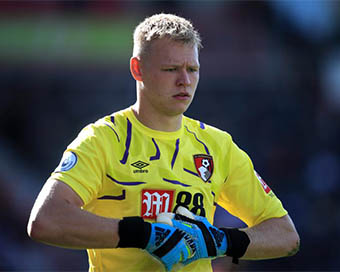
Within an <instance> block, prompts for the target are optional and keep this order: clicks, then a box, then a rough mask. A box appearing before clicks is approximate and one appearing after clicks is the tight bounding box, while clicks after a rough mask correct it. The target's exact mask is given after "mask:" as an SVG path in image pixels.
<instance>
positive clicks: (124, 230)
mask: <svg viewBox="0 0 340 272" xmlns="http://www.w3.org/2000/svg"><path fill="white" fill-rule="evenodd" d="M118 234H119V242H118V246H117V247H123V248H125V247H136V248H141V249H145V247H146V245H147V243H148V242H149V239H150V235H151V224H150V223H148V222H145V221H144V220H143V218H141V217H139V216H131V217H124V218H123V219H122V220H120V221H119V223H118Z"/></svg>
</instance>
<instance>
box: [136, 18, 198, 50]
mask: <svg viewBox="0 0 340 272" xmlns="http://www.w3.org/2000/svg"><path fill="white" fill-rule="evenodd" d="M164 37H166V38H169V39H170V40H173V41H179V42H183V43H187V44H191V45H193V46H197V49H200V48H202V44H201V37H200V34H199V33H198V31H197V30H195V29H194V27H193V25H192V23H191V22H190V21H188V20H187V19H184V18H182V17H179V16H177V15H173V14H164V13H160V14H155V15H153V16H151V17H147V18H146V19H144V21H143V22H141V23H140V24H139V25H138V26H137V27H136V29H135V31H134V33H133V56H142V55H144V54H145V53H146V52H147V50H148V48H149V46H150V44H151V42H152V41H153V40H156V39H161V38H164Z"/></svg>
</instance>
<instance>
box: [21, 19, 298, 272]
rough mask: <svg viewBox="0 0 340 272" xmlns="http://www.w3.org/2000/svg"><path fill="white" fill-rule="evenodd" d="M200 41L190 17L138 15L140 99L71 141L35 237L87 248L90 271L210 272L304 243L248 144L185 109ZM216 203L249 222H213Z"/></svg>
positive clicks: (135, 60)
mask: <svg viewBox="0 0 340 272" xmlns="http://www.w3.org/2000/svg"><path fill="white" fill-rule="evenodd" d="M200 48H201V39H200V35H199V33H198V32H197V30H195V29H194V27H193V26H192V24H191V22H189V21H188V20H186V19H184V18H182V17H178V16H175V15H171V14H157V15H153V16H151V17H149V18H146V19H145V20H144V21H143V22H141V23H140V24H139V25H138V26H137V28H136V29H135V32H134V47H133V55H132V57H131V59H130V71H131V74H132V77H133V78H134V79H135V81H136V91H137V100H136V102H135V104H133V105H132V106H130V107H128V108H126V109H122V110H120V111H117V112H114V113H113V114H110V115H107V116H105V117H103V118H101V119H99V120H98V121H96V122H95V123H93V124H89V125H88V126H86V127H85V128H84V129H83V130H82V131H81V132H80V133H79V135H78V136H77V137H76V139H75V140H74V141H73V142H72V143H70V144H69V145H68V146H67V148H66V150H65V152H64V154H63V156H62V159H61V162H60V164H59V165H58V166H57V168H56V169H55V170H54V171H53V173H52V174H51V176H50V177H49V178H48V180H47V181H46V183H45V185H44V186H43V188H42V190H41V192H40V194H39V196H38V197H37V199H36V201H35V204H34V206H33V208H32V211H31V216H30V219H29V222H28V234H29V236H30V237H31V238H32V239H34V240H37V241H40V242H43V243H47V244H50V245H55V246H60V247H66V248H73V249H86V250H87V252H88V256H89V258H88V259H89V271H93V272H95V271H122V272H124V271H165V270H176V269H181V271H202V272H203V271H204V272H206V271H211V270H212V267H211V259H212V258H216V257H223V256H226V258H233V259H234V261H235V262H237V261H238V260H239V259H255V260H257V259H269V258H277V257H284V256H290V255H292V254H294V253H295V252H296V251H297V250H298V246H299V236H298V234H297V232H296V230H295V227H294V224H293V222H292V220H291V219H290V217H289V215H288V212H287V211H286V210H285V209H284V207H283V205H282V203H281V201H280V200H279V199H278V198H277V197H276V195H275V194H274V192H273V191H272V190H271V189H270V188H269V187H268V185H267V184H266V183H265V182H264V181H263V179H262V178H261V177H260V176H259V175H258V174H257V173H256V171H255V170H254V167H253V163H252V161H251V160H250V158H249V157H248V155H247V154H246V153H245V152H244V151H242V150H241V149H240V148H239V147H238V146H237V145H236V144H235V142H234V141H233V140H232V138H231V136H230V134H228V133H227V132H225V131H222V130H219V129H217V128H214V127H212V126H209V125H207V124H204V123H203V122H200V121H197V120H194V119H191V118H189V117H187V116H184V112H185V111H186V110H187V109H188V107H189V105H190V103H191V102H192V100H193V97H194V95H195V91H196V88H197V85H198V81H199V73H200V63H199V50H200ZM216 61H218V60H216ZM223 61H227V60H223ZM219 67H223V65H219ZM113 87H114V86H113ZM212 87H213V84H212V85H211V88H212ZM207 91H209V90H207ZM79 99H81V97H80V98H79ZM221 99H223V97H221ZM73 104H74V105H76V104H77V103H76V101H74V102H73ZM221 118H223V117H221ZM217 204H218V205H220V206H221V207H223V208H224V209H225V210H227V211H229V212H230V213H231V214H233V215H235V216H237V217H238V218H240V219H241V220H243V221H244V222H245V223H246V224H247V226H248V227H247V228H244V229H228V228H220V229H218V228H216V227H214V226H213V225H212V224H213V218H214V213H215V209H216V205H217ZM157 216H158V220H157ZM226 227H227V226H226Z"/></svg>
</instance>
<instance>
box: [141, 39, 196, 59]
mask: <svg viewBox="0 0 340 272" xmlns="http://www.w3.org/2000/svg"><path fill="white" fill-rule="evenodd" d="M148 58H150V61H156V62H158V63H161V64H162V63H164V64H180V63H184V62H186V63H189V64H191V65H198V64H199V61H198V48H197V46H196V45H194V44H190V43H184V42H182V41H174V40H170V39H168V38H162V39H159V40H154V41H152V43H151V45H150V48H149V53H148Z"/></svg>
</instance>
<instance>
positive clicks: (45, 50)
mask: <svg viewBox="0 0 340 272" xmlns="http://www.w3.org/2000/svg"><path fill="white" fill-rule="evenodd" d="M135 25H136V22H135V21H133V20H131V19H129V18H127V17H124V18H113V19H111V18H107V17H105V18H100V17H86V16H78V17H77V16H74V14H73V15H72V16H65V15H63V16H53V15H49V16H48V17H41V16H37V17H33V16H30V17H24V18H18V17H15V18H13V17H8V18H0V37H1V39H0V58H1V59H2V60H6V61H14V62H21V61H24V62H31V61H32V62H50V61H53V62H73V63H74V62H77V61H79V62H90V63H112V62H114V64H120V63H122V62H124V63H125V62H126V60H127V59H128V58H129V57H130V55H131V50H132V34H131V33H132V32H133V30H134V27H135Z"/></svg>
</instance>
